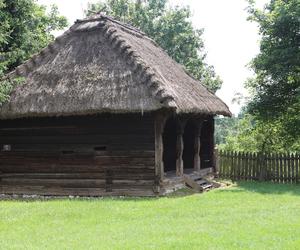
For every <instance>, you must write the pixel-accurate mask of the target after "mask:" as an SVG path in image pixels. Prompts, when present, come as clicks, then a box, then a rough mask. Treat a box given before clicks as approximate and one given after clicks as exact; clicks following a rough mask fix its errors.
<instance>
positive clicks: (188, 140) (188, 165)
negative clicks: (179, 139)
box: [182, 120, 196, 169]
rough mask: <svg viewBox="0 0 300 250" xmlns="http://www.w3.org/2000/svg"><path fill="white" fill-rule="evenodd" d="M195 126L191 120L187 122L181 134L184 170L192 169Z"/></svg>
mask: <svg viewBox="0 0 300 250" xmlns="http://www.w3.org/2000/svg"><path fill="white" fill-rule="evenodd" d="M195 130H196V126H195V123H194V122H193V121H192V120H189V121H188V122H187V124H186V125H185V128H184V134H183V144H184V148H183V156H182V158H183V167H184V169H193V168H194V146H195Z"/></svg>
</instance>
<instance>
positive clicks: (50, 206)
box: [0, 182, 300, 249]
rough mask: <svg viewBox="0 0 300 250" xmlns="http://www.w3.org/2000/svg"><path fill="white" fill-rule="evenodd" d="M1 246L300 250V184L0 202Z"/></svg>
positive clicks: (264, 184) (268, 184) (6, 247)
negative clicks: (160, 195)
mask: <svg viewBox="0 0 300 250" xmlns="http://www.w3.org/2000/svg"><path fill="white" fill-rule="evenodd" d="M0 249H300V186H298V185H288V184H286V185H282V184H272V183H256V182H240V183H238V184H237V185H235V186H233V187H230V188H225V189H218V190H214V191H211V192H208V193H205V194H193V195H190V196H178V197H176V196H172V197H168V198H152V199H149V198H148V199H146V198H135V199H129V198H127V199H120V198H119V199H117V198H105V199H92V200H83V199H75V200H68V199H65V200H50V201H29V202H25V201H0Z"/></svg>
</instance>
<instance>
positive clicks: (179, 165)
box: [176, 117, 188, 176]
mask: <svg viewBox="0 0 300 250" xmlns="http://www.w3.org/2000/svg"><path fill="white" fill-rule="evenodd" d="M187 120H188V119H187V118H186V117H180V118H179V119H178V120H177V143H176V175H177V176H182V175H183V158H182V156H183V149H184V142H183V133H184V128H185V125H186V122H187Z"/></svg>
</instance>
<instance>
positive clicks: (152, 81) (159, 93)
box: [100, 18, 177, 108]
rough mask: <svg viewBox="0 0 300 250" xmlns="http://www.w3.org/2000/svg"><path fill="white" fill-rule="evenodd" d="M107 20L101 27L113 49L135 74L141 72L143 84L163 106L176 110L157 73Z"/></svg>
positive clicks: (172, 98) (173, 100)
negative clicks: (123, 58) (122, 57)
mask: <svg viewBox="0 0 300 250" xmlns="http://www.w3.org/2000/svg"><path fill="white" fill-rule="evenodd" d="M105 19H106V20H105V21H104V22H103V24H104V25H103V26H101V28H100V29H101V30H102V31H103V34H104V37H105V38H106V39H107V40H108V41H109V43H110V44H111V46H112V48H113V49H115V50H116V51H117V52H118V53H119V54H121V55H122V56H124V57H125V59H126V62H127V64H128V65H130V66H131V67H132V69H133V71H134V72H139V74H140V75H141V77H142V84H146V85H147V86H148V87H149V89H150V90H151V93H152V95H153V96H154V97H155V98H157V99H158V100H159V102H160V103H161V104H162V105H165V106H167V107H171V108H172V107H173V108H176V107H177V105H176V103H175V99H174V97H173V96H172V95H171V94H169V93H167V91H166V89H165V88H164V87H163V83H162V82H161V80H160V79H159V77H158V76H157V73H156V72H155V71H154V70H153V69H152V68H151V67H150V66H148V65H147V64H146V62H145V61H144V60H143V59H142V57H141V56H140V55H139V54H138V53H137V51H135V50H133V49H132V47H131V45H129V44H128V43H127V42H126V39H124V38H123V37H122V35H121V34H118V32H117V29H116V28H115V27H114V25H112V24H110V23H109V22H107V20H109V21H110V19H107V18H105ZM114 23H115V22H114Z"/></svg>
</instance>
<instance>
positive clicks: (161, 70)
mask: <svg viewBox="0 0 300 250" xmlns="http://www.w3.org/2000/svg"><path fill="white" fill-rule="evenodd" d="M16 76H23V77H25V79H26V80H25V82H24V83H23V84H21V85H19V86H17V87H16V88H15V90H14V91H13V92H12V95H11V98H10V100H9V101H8V102H7V103H5V104H4V105H2V107H1V108H0V119H6V118H18V117H32V116H60V115H79V114H94V113H101V112H115V113H122V112H148V111H154V110H158V109H161V108H172V109H174V110H175V111H176V112H177V113H205V114H221V115H230V111H229V109H228V107H227V106H226V105H225V104H224V103H223V102H222V101H221V100H220V99H219V98H218V97H216V96H215V95H214V94H213V93H211V92H210V91H208V90H207V88H206V87H204V86H203V85H202V84H201V83H200V82H198V81H197V80H195V79H194V78H192V77H191V76H189V75H188V74H187V73H186V72H185V70H184V68H183V67H182V66H181V65H179V64H178V63H176V62H175V61H174V60H173V59H171V58H170V57H169V56H168V55H167V54H166V52H165V51H163V49H161V48H160V47H159V46H158V45H157V44H156V43H155V42H154V41H152V40H151V39H150V38H148V37H147V36H146V35H145V34H144V33H142V32H140V31H139V30H137V29H135V28H133V27H131V26H129V25H125V24H123V23H120V22H118V21H116V20H114V19H112V18H110V17H107V16H104V15H97V16H93V17H92V18H89V19H84V20H78V21H76V22H75V24H74V25H73V26H72V27H71V28H70V29H69V30H68V31H66V32H65V33H64V34H63V35H62V36H60V37H58V38H56V40H55V41H54V42H53V43H52V44H50V45H49V46H48V47H46V48H45V49H43V50H42V51H41V52H40V53H38V54H37V55H35V56H33V57H32V58H31V59H29V60H28V61H26V62H25V63H24V64H22V65H20V66H19V67H17V68H16V70H15V71H14V72H12V73H10V74H9V75H8V77H10V78H13V77H16Z"/></svg>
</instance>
